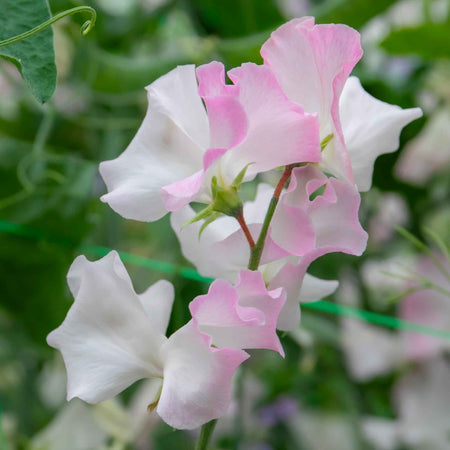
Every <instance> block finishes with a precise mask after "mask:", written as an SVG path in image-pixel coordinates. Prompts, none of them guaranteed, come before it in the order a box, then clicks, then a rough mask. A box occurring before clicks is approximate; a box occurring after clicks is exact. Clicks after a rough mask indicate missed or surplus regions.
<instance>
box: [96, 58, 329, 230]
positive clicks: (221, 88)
mask: <svg viewBox="0 0 450 450" xmlns="http://www.w3.org/2000/svg"><path fill="white" fill-rule="evenodd" d="M228 76H229V78H230V79H231V80H232V81H233V84H232V85H229V84H225V69H224V66H223V65H222V64H221V63H218V62H215V61H213V62H211V63H209V64H205V65H203V66H200V67H198V68H197V69H196V68H195V67H194V66H192V65H189V66H179V67H177V68H175V69H174V70H172V71H171V72H169V73H167V74H166V75H163V76H162V77H160V78H159V79H158V80H156V81H154V82H153V83H152V84H151V85H150V86H148V87H147V92H148V101H149V107H148V110H147V115H146V117H145V119H144V121H143V123H142V125H141V127H140V128H139V130H138V132H137V134H136V136H135V137H134V139H133V141H132V142H131V143H130V145H129V146H128V148H127V149H126V150H125V152H123V153H122V154H121V155H120V156H119V157H118V158H116V159H114V160H112V161H104V162H102V163H101V164H100V173H101V175H102V177H103V179H104V181H105V183H106V186H107V188H108V193H107V194H105V195H104V196H103V197H102V200H103V201H104V202H107V203H108V204H109V205H110V206H111V207H112V208H113V209H114V210H115V211H116V212H118V213H119V214H121V215H122V216H123V217H125V218H128V219H135V220H142V221H154V220H158V219H159V218H161V217H162V216H163V215H165V214H166V213H167V212H168V211H176V210H178V209H180V208H182V207H183V206H185V205H187V204H188V203H190V202H191V201H194V200H195V201H199V202H203V203H211V202H212V190H211V180H212V179H213V177H215V178H216V179H217V183H218V185H219V186H220V187H223V188H229V187H230V186H231V184H232V183H233V181H234V179H235V178H236V177H237V176H238V175H239V173H240V172H241V171H242V170H243V169H244V168H246V167H247V173H246V176H247V177H248V178H252V177H254V176H255V175H256V174H257V173H259V172H264V171H268V170H272V169H275V168H276V167H278V166H283V165H287V164H293V163H301V162H319V161H320V159H321V155H320V145H319V144H320V143H319V135H318V126H319V125H318V120H317V116H316V115H313V114H306V113H304V111H303V109H302V108H301V107H300V106H299V105H296V104H295V103H293V102H291V101H290V100H288V99H287V98H286V96H285V95H284V94H283V92H282V90H281V88H280V87H279V86H278V84H277V82H276V80H275V76H274V75H273V73H272V71H271V70H270V68H269V67H267V66H258V65H256V64H251V63H247V64H243V65H242V66H241V67H237V68H234V69H232V70H230V71H229V72H228ZM203 101H204V103H205V106H206V107H205V106H204V105H203Z"/></svg>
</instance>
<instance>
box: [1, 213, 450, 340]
mask: <svg viewBox="0 0 450 450" xmlns="http://www.w3.org/2000/svg"><path fill="white" fill-rule="evenodd" d="M0 232H2V233H7V234H12V235H15V236H20V237H24V238H28V239H33V240H35V241H44V242H51V243H55V244H58V245H63V246H68V247H76V244H75V243H74V242H73V241H72V240H71V239H69V238H67V237H62V236H55V235H48V234H46V233H45V232H44V231H42V230H39V229H37V228H33V227H30V226H27V225H20V224H16V223H12V222H8V221H6V220H0ZM77 249H78V250H79V251H80V252H83V253H89V254H91V255H96V256H100V257H103V256H105V255H106V254H108V253H109V252H110V251H111V250H112V249H110V248H108V247H103V246H99V245H91V244H81V245H79V246H78V247H77ZM118 253H119V255H120V257H121V259H122V261H123V262H125V263H129V264H133V265H136V266H139V267H145V268H147V269H150V270H156V271H158V272H163V273H167V274H177V275H180V276H181V277H183V278H188V279H190V280H195V281H200V282H204V283H211V282H212V281H213V278H207V277H203V276H201V275H200V274H199V273H198V272H197V271H196V270H194V269H190V268H188V267H182V266H177V265H175V264H171V263H168V262H164V261H159V260H156V259H151V258H146V257H144V256H138V255H133V254H132V253H127V252H118ZM301 306H302V308H310V309H315V310H318V311H322V312H327V313H330V314H337V315H340V316H345V317H351V318H354V319H359V320H363V321H365V322H370V323H373V324H376V325H382V326H385V327H389V328H394V329H399V330H405V331H410V332H413V333H420V334H425V335H428V336H433V337H437V338H440V339H449V340H450V331H446V330H439V329H437V328H433V327H429V326H426V325H421V324H419V323H414V322H409V321H407V320H402V319H398V318H396V317H391V316H387V315H385V314H378V313H374V312H371V311H365V310H363V309H357V308H352V307H349V306H344V305H339V304H336V303H332V302H327V301H324V300H319V301H315V302H311V303H302V305H301Z"/></svg>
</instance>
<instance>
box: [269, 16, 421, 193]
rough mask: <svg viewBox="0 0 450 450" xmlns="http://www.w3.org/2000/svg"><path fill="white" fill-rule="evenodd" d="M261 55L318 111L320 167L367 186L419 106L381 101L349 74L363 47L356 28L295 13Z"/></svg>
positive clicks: (288, 89) (292, 95) (287, 89)
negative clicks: (403, 106)
mask: <svg viewBox="0 0 450 450" xmlns="http://www.w3.org/2000/svg"><path fill="white" fill-rule="evenodd" d="M261 55H262V57H263V58H264V64H265V65H267V66H269V67H270V68H271V69H272V70H273V72H274V74H275V76H276V78H277V81H278V83H279V84H280V86H281V88H282V89H283V91H284V93H285V94H286V95H287V97H288V98H289V99H290V100H292V101H294V102H296V103H297V104H299V105H301V106H302V107H303V108H304V109H305V111H306V112H309V113H314V112H315V113H317V114H318V115H319V119H320V138H321V142H322V146H323V152H322V157H323V161H322V163H321V167H322V168H323V169H324V170H325V171H327V172H329V173H331V174H333V175H335V176H337V177H338V178H341V179H345V180H348V181H349V182H352V183H355V184H356V185H357V187H358V189H359V190H360V191H367V190H369V189H370V186H371V180H372V172H373V165H374V162H375V159H376V158H377V157H378V156H379V155H381V154H383V153H389V152H393V151H395V150H396V149H397V148H398V146H399V135H400V132H401V130H402V128H403V127H404V126H406V125H407V124H408V123H409V122H411V121H412V120H415V119H417V118H418V117H420V116H421V115H422V111H421V109H420V108H410V109H405V110H403V109H401V108H400V107H398V106H395V105H390V104H388V103H384V102H382V101H380V100H377V99H375V98H374V97H372V96H370V95H369V94H368V93H367V92H365V91H364V89H363V88H362V87H361V84H360V82H359V80H358V78H356V77H350V78H348V77H349V75H350V72H351V71H352V69H353V67H354V66H355V65H356V63H357V62H358V61H359V59H360V58H361V56H362V50H361V46H360V35H359V33H358V32H357V31H356V30H354V29H352V28H350V27H348V26H346V25H342V24H324V25H315V24H314V18H313V17H303V18H300V19H293V20H291V21H290V22H288V23H286V24H284V25H282V26H281V27H280V28H278V29H277V30H275V31H274V32H273V33H272V36H271V37H270V38H269V39H268V41H266V42H265V43H264V45H263V46H262V48H261Z"/></svg>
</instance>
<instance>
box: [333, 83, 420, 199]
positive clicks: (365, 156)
mask: <svg viewBox="0 0 450 450" xmlns="http://www.w3.org/2000/svg"><path fill="white" fill-rule="evenodd" d="M339 112H340V116H341V125H342V131H343V134H344V139H345V143H346V146H347V150H348V153H349V156H350V161H351V164H352V169H353V177H354V180H355V183H356V185H357V186H358V190H359V191H368V190H369V189H370V186H371V184H372V173H373V166H374V163H375V160H376V158H377V157H378V156H379V155H381V154H383V153H391V152H394V151H395V150H397V149H398V147H399V145H400V141H399V139H400V133H401V131H402V129H403V127H405V126H406V125H408V124H409V123H410V122H412V121H413V120H415V119H417V118H419V117H421V116H422V110H421V109H420V108H409V109H402V108H400V107H399V106H397V105H390V104H389V103H385V102H382V101H380V100H378V99H376V98H374V97H372V96H371V95H370V94H368V93H367V92H366V91H365V90H364V89H363V88H362V86H361V83H360V81H359V79H358V78H357V77H350V78H349V79H348V80H347V82H346V83H345V85H344V89H343V91H342V94H341V98H340V102H339Z"/></svg>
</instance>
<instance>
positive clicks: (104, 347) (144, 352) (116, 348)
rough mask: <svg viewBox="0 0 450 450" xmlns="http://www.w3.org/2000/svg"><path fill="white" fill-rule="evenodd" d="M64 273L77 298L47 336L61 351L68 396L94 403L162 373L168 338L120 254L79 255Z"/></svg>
mask: <svg viewBox="0 0 450 450" xmlns="http://www.w3.org/2000/svg"><path fill="white" fill-rule="evenodd" d="M68 279H69V281H70V287H71V289H72V292H73V293H74V296H75V302H74V303H73V305H72V307H71V308H70V310H69V312H68V314H67V316H66V318H65V320H64V322H63V323H62V324H61V326H60V327H59V328H57V329H56V330H54V331H53V332H52V333H50V334H49V336H48V338H47V342H48V343H49V345H51V346H52V347H55V348H57V349H58V350H60V351H61V353H62V355H63V358H64V363H65V365H66V369H67V378H68V381H67V397H68V399H71V398H73V397H79V398H81V399H82V400H84V401H87V402H89V403H97V402H99V401H102V400H106V399H108V398H110V397H113V396H114V395H116V394H118V393H119V392H121V391H122V390H123V389H125V388H126V387H128V386H129V385H130V384H131V383H133V382H134V381H137V380H139V379H140V378H145V377H162V375H163V361H162V359H161V356H160V348H161V346H162V345H163V344H164V342H166V340H167V338H166V337H165V336H164V335H163V334H162V333H161V331H160V329H161V327H160V328H159V329H158V328H157V327H155V326H154V324H153V321H152V320H150V319H149V318H148V316H147V314H146V311H145V310H144V308H143V306H142V303H141V301H140V299H139V297H138V296H137V294H136V293H135V292H134V290H133V287H132V284H131V280H130V278H129V277H128V274H127V273H126V270H125V268H124V266H123V264H122V262H121V261H120V258H119V255H118V254H117V253H116V252H111V253H109V254H108V255H107V256H105V257H104V258H102V259H100V260H98V261H95V262H91V261H88V260H87V259H86V258H85V257H84V256H80V257H78V258H77V259H76V260H75V261H74V263H73V265H72V267H71V269H70V270H69V274H68ZM148 311H149V308H147V312H148ZM153 319H154V320H155V319H156V315H155V317H154V318H153Z"/></svg>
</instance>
